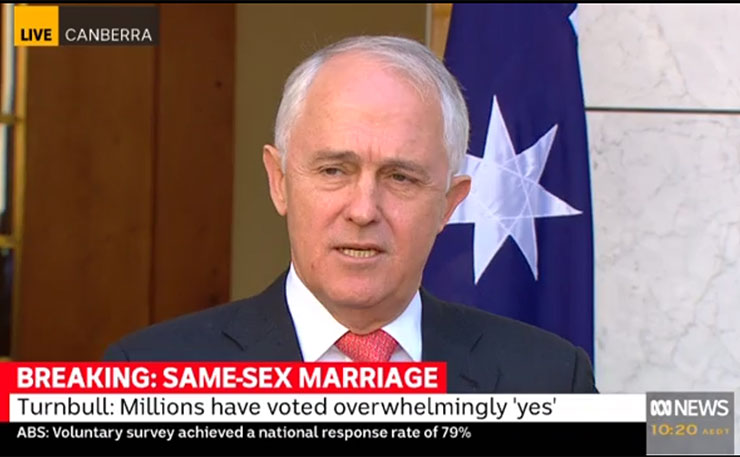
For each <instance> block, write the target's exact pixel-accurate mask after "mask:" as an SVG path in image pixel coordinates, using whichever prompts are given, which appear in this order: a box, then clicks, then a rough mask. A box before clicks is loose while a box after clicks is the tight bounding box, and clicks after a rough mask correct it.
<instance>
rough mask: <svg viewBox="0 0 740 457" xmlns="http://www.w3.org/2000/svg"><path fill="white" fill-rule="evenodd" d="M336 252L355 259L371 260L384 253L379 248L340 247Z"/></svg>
mask: <svg viewBox="0 0 740 457" xmlns="http://www.w3.org/2000/svg"><path fill="white" fill-rule="evenodd" d="M336 250H337V251H339V252H340V253H342V254H343V255H345V256H347V257H352V258H354V259H370V258H372V257H376V256H378V255H380V254H381V253H382V252H383V251H382V250H381V249H380V247H378V246H339V247H337V248H336Z"/></svg>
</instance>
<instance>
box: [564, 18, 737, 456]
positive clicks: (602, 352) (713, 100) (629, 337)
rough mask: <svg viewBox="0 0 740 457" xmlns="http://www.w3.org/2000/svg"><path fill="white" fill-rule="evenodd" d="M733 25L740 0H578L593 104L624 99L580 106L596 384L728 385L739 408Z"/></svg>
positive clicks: (620, 388)
mask: <svg viewBox="0 0 740 457" xmlns="http://www.w3.org/2000/svg"><path fill="white" fill-rule="evenodd" d="M738 24H740V5H593V4H582V5H580V6H579V12H578V29H579V37H580V53H581V68H582V72H583V79H584V91H585V97H586V105H587V108H595V107H613V108H625V110H620V111H616V112H599V111H597V110H594V109H591V110H589V111H588V117H587V120H588V124H589V143H590V150H591V162H592V180H593V198H594V225H595V238H596V335H597V341H596V353H595V362H596V375H597V383H598V385H599V387H600V389H601V391H602V392H646V391H660V390H695V391H699V390H706V391H713V390H724V391H727V390H731V391H735V392H736V394H735V397H736V398H735V400H736V401H735V403H736V411H737V412H740V27H739V26H738ZM635 108H637V109H644V108H649V109H659V110H665V112H660V111H659V110H655V111H652V112H639V110H634V109H635ZM686 110H688V112H687V111H686ZM702 110H703V111H705V112H700V111H702ZM713 111H714V112H713ZM738 417H740V415H736V418H738ZM739 425H740V422H738V421H736V438H735V440H736V449H737V450H740V439H738V435H739V434H738V433H737V431H738V430H739V429H740V427H738V426H739Z"/></svg>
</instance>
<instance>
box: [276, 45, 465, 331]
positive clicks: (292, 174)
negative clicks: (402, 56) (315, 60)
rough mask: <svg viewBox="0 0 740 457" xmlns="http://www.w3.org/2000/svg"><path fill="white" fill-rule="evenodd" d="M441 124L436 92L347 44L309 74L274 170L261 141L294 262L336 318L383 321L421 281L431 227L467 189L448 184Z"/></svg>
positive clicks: (434, 230) (461, 182) (440, 223)
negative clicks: (362, 316)
mask: <svg viewBox="0 0 740 457" xmlns="http://www.w3.org/2000/svg"><path fill="white" fill-rule="evenodd" d="M442 132H443V124H442V114H441V109H440V107H439V102H438V101H437V95H436V94H435V93H432V92H430V93H427V94H425V95H424V96H423V97H422V96H421V94H420V93H419V91H418V90H417V89H415V88H414V87H413V86H412V85H411V83H409V82H408V81H407V80H406V79H404V78H403V77H402V76H400V75H399V74H398V73H397V72H395V71H394V70H390V69H387V68H384V65H383V64H382V63H381V62H379V61H378V60H377V59H375V58H373V57H371V56H367V55H361V54H356V53H354V54H352V53H348V54H343V55H339V56H336V57H333V58H332V59H330V60H329V61H328V62H327V63H326V64H325V65H324V66H323V67H322V68H321V70H320V71H319V73H318V74H317V76H316V78H315V80H314V82H313V84H312V86H311V88H310V89H309V91H308V94H307V98H306V101H305V105H304V110H303V112H302V114H301V116H300V117H299V119H298V120H297V121H296V123H295V124H294V128H293V130H292V132H291V136H290V141H289V146H288V151H287V162H286V168H285V172H284V173H283V171H282V170H280V164H279V161H280V159H279V155H278V152H277V151H276V150H275V149H274V148H272V147H270V146H266V147H265V151H264V154H263V159H264V162H265V166H266V168H267V171H268V175H269V178H270V190H271V195H272V198H273V202H274V203H275V206H276V208H277V210H278V212H279V213H280V214H282V215H286V217H287V224H288V233H289V237H290V244H291V256H292V261H293V263H294V265H295V269H296V272H297V274H298V276H299V277H300V278H301V280H302V281H303V282H304V283H305V284H306V286H307V287H308V288H309V290H311V292H313V294H314V295H315V296H316V297H317V298H318V299H319V300H320V301H321V302H322V303H323V304H324V306H326V307H327V309H328V310H329V311H330V312H332V314H335V317H336V314H337V313H339V314H341V313H345V312H347V311H348V310H352V311H355V312H360V313H362V312H365V313H367V312H368V311H370V313H371V314H372V313H373V312H375V311H377V313H378V315H379V316H383V317H382V318H381V320H383V319H385V320H392V319H393V318H395V317H396V316H397V315H398V314H400V313H401V312H402V311H403V309H404V307H405V306H406V305H407V304H408V302H409V301H410V299H411V297H412V296H413V294H414V293H415V291H416V290H417V289H418V288H419V286H420V284H421V277H422V271H423V268H424V264H425V263H426V260H427V257H428V256H429V252H430V250H431V248H432V245H433V243H434V239H435V237H436V235H437V234H438V233H439V231H441V230H442V228H443V227H444V225H445V223H446V222H447V219H448V218H449V216H450V215H451V213H452V211H453V210H454V208H455V207H456V206H457V204H458V203H460V201H462V199H463V198H464V197H465V196H466V195H467V193H468V191H469V188H470V181H469V178H467V177H458V178H455V179H453V181H452V184H451V187H450V190H449V191H447V190H446V185H447V176H448V170H449V168H448V163H447V162H448V161H447V157H446V154H445V149H444V143H443V136H442ZM345 325H346V324H345Z"/></svg>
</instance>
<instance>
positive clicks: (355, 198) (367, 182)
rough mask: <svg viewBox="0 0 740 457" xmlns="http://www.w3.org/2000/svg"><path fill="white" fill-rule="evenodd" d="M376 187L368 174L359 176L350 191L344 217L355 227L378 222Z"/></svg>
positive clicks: (372, 178) (378, 210)
mask: <svg viewBox="0 0 740 457" xmlns="http://www.w3.org/2000/svg"><path fill="white" fill-rule="evenodd" d="M378 190H379V189H378V185H377V183H376V182H375V178H374V176H372V175H371V174H370V173H368V174H366V175H364V176H363V175H361V176H360V177H359V178H358V179H357V181H356V182H355V185H354V187H353V189H352V192H351V193H350V196H349V201H348V203H347V208H346V217H347V219H348V220H350V221H352V222H354V223H355V224H357V225H360V226H365V225H370V224H372V223H374V222H377V221H378V218H379V216H380V208H379V205H380V201H379V195H378V194H379V192H378Z"/></svg>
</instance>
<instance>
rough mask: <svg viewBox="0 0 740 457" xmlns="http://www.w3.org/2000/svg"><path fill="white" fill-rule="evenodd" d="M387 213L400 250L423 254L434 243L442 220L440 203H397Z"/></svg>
mask: <svg viewBox="0 0 740 457" xmlns="http://www.w3.org/2000/svg"><path fill="white" fill-rule="evenodd" d="M386 214H387V216H388V221H389V225H390V226H391V230H392V231H393V234H394V237H395V238H396V240H397V242H398V243H399V244H398V249H399V250H402V251H409V250H413V251H415V252H417V253H418V254H421V253H422V252H424V251H426V250H428V249H429V247H431V245H432V243H434V239H435V237H436V235H437V229H438V226H439V223H440V220H441V216H440V214H441V212H440V209H439V205H436V204H433V203H432V202H424V203H423V204H422V203H420V202H405V203H404V204H401V205H395V206H394V208H393V209H392V210H389V211H387V212H386Z"/></svg>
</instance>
